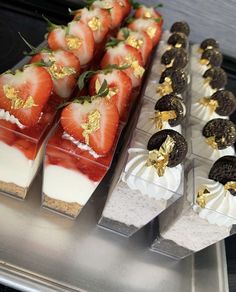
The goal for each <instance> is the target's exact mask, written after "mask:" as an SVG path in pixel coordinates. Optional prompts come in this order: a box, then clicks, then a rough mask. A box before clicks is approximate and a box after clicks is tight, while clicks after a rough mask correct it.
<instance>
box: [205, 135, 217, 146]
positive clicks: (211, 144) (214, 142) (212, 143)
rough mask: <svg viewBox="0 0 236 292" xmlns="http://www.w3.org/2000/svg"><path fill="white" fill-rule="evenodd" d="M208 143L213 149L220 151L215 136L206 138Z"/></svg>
mask: <svg viewBox="0 0 236 292" xmlns="http://www.w3.org/2000/svg"><path fill="white" fill-rule="evenodd" d="M205 141H206V143H207V144H208V145H209V146H211V147H212V148H213V149H218V145H217V143H216V141H215V136H211V137H209V138H206V140H205Z"/></svg>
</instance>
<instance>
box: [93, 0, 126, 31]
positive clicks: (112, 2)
mask: <svg viewBox="0 0 236 292" xmlns="http://www.w3.org/2000/svg"><path fill="white" fill-rule="evenodd" d="M92 7H95V8H101V9H106V10H107V11H108V12H109V13H110V17H111V24H110V28H111V29H115V28H117V27H119V26H120V24H121V22H122V19H123V15H124V13H123V9H122V6H121V5H120V4H119V1H118V0H105V1H103V0H97V1H94V2H93V4H92Z"/></svg>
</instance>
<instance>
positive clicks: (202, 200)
mask: <svg viewBox="0 0 236 292" xmlns="http://www.w3.org/2000/svg"><path fill="white" fill-rule="evenodd" d="M209 194H210V191H209V190H208V188H207V187H206V186H204V185H202V186H200V187H199V189H198V192H197V200H196V202H197V204H198V205H199V206H200V207H201V208H205V206H206V204H207V202H208V201H209V200H210V196H209Z"/></svg>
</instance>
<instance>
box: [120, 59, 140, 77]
mask: <svg viewBox="0 0 236 292" xmlns="http://www.w3.org/2000/svg"><path fill="white" fill-rule="evenodd" d="M125 61H126V62H125V63H124V64H123V65H129V66H130V67H131V68H132V69H133V71H134V76H135V77H136V78H141V77H142V76H143V73H144V72H145V69H144V68H143V67H142V66H140V65H139V62H138V61H137V60H136V59H135V58H134V57H132V56H130V55H128V56H127V57H125Z"/></svg>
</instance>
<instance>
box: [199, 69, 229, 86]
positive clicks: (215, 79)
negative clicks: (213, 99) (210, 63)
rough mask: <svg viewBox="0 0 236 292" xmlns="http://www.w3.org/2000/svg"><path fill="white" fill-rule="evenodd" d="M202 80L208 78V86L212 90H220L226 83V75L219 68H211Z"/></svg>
mask: <svg viewBox="0 0 236 292" xmlns="http://www.w3.org/2000/svg"><path fill="white" fill-rule="evenodd" d="M203 77H204V78H210V82H209V84H210V85H211V87H212V88H214V89H220V88H222V87H224V86H225V84H226V83H227V75H226V73H225V71H224V70H223V69H222V68H220V67H213V68H210V69H208V70H207V71H206V72H205V73H204V74H203Z"/></svg>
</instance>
